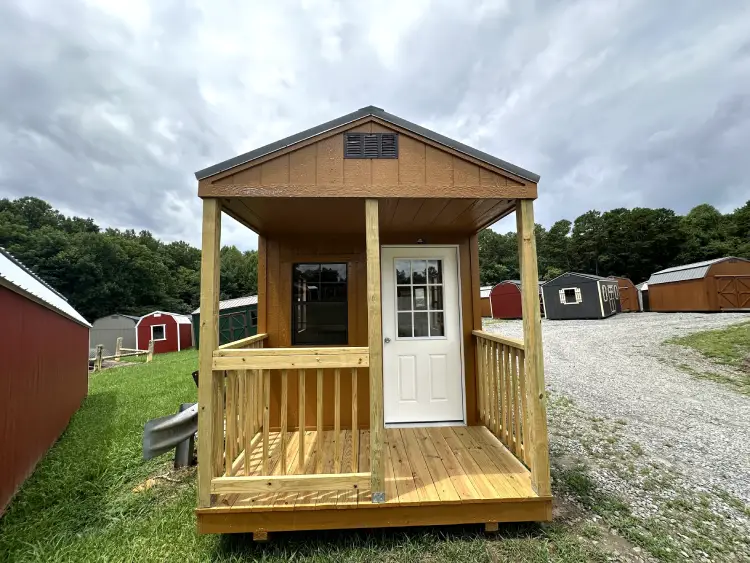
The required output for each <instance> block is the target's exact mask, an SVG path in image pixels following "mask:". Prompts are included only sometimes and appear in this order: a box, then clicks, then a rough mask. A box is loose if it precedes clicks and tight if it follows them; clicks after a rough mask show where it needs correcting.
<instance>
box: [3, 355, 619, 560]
mask: <svg viewBox="0 0 750 563" xmlns="http://www.w3.org/2000/svg"><path fill="white" fill-rule="evenodd" d="M196 365H197V354H196V352H195V351H186V352H179V353H176V354H166V355H158V356H156V357H155V360H154V362H153V363H150V364H143V365H135V366H130V367H119V368H113V369H108V370H105V371H103V372H100V373H97V374H95V375H93V376H91V379H90V384H89V396H88V398H87V399H86V400H85V402H84V404H83V406H82V407H81V409H80V411H79V412H78V413H77V414H76V415H75V417H74V418H73V420H72V421H71V423H70V425H69V427H68V429H67V430H66V431H65V433H64V434H63V436H62V437H61V438H60V440H59V441H58V443H57V444H56V445H55V446H54V447H53V448H52V449H51V450H50V452H49V453H48V454H47V456H46V457H45V459H44V460H43V461H42V462H41V463H40V465H39V466H38V468H37V470H36V471H35V473H34V474H33V475H32V477H31V478H30V479H29V480H28V481H27V482H26V483H25V484H24V486H23V488H22V489H21V491H20V492H19V494H18V495H17V496H16V497H15V499H14V500H13V502H12V503H11V505H10V507H9V510H8V512H7V514H6V515H5V516H4V517H3V518H2V519H0V560H2V561H13V562H23V561H45V562H53V561H185V562H189V561H247V560H251V561H252V560H259V561H269V562H272V561H289V560H294V561H316V562H326V561H374V560H379V561H430V562H441V561H472V562H473V561H489V562H498V561H519V562H547V561H556V562H580V561H606V560H607V559H606V557H605V555H604V553H603V552H602V551H600V550H599V548H598V547H597V546H596V545H595V544H594V543H593V542H591V541H589V540H587V539H585V538H584V536H586V535H591V534H590V533H587V531H586V530H585V529H583V530H581V529H579V527H578V526H577V525H576V524H575V523H574V522H572V521H568V520H566V519H565V518H558V519H557V520H556V522H555V523H553V524H548V525H547V524H545V525H536V524H527V525H508V526H501V529H500V533H498V534H496V535H490V536H487V535H485V534H484V532H483V531H482V528H481V527H480V526H464V527H460V526H459V527H441V528H421V529H405V530H369V531H360V532H327V533H294V534H291V533H290V534H276V535H273V536H272V538H271V541H270V542H269V543H267V544H256V543H254V542H253V541H252V539H251V537H250V536H246V535H233V536H198V535H197V534H196V533H195V517H194V514H193V510H194V508H195V499H196V490H195V470H194V469H189V470H183V471H177V472H175V471H173V470H172V469H171V457H170V455H168V454H166V455H164V456H162V457H160V458H158V459H156V460H151V461H148V462H144V461H143V460H142V458H141V439H142V430H143V424H144V422H145V421H146V420H148V419H150V418H154V417H158V416H163V415H165V414H169V413H173V412H176V410H177V408H178V406H179V404H180V403H181V402H192V401H195V400H196V389H195V385H194V383H193V381H192V379H191V377H190V373H191V371H193V370H194V369H195V366H196ZM589 532H590V531H589Z"/></svg>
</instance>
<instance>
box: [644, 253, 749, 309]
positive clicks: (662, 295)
mask: <svg viewBox="0 0 750 563" xmlns="http://www.w3.org/2000/svg"><path fill="white" fill-rule="evenodd" d="M647 284H648V293H649V307H650V310H651V311H661V312H677V311H696V312H701V311H748V310H750V260H746V259H744V258H735V257H733V256H729V257H726V258H715V259H713V260H706V261H704V262H696V263H695V264H685V265H684V266H675V267H673V268H667V269H666V270H661V271H660V272H656V273H654V274H651V277H650V278H649V280H648V282H647Z"/></svg>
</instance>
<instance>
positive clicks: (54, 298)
mask: <svg viewBox="0 0 750 563" xmlns="http://www.w3.org/2000/svg"><path fill="white" fill-rule="evenodd" d="M0 283H2V285H4V286H6V287H8V288H10V289H11V290H13V291H15V292H16V293H18V294H20V295H23V296H25V297H27V298H29V299H31V300H32V301H35V302H37V303H39V304H40V305H42V306H43V307H46V308H47V309H50V310H52V311H54V312H56V313H59V314H61V315H63V316H64V317H67V318H69V319H70V320H72V321H75V322H77V323H78V324H80V325H83V326H85V327H87V328H91V325H90V324H89V323H88V322H87V321H86V319H84V318H83V316H82V315H81V314H80V313H79V312H78V311H76V310H75V309H74V308H73V306H72V305H71V304H70V303H68V300H67V299H65V297H63V296H62V295H61V294H59V293H58V292H57V291H55V290H54V289H53V288H52V287H51V286H50V285H48V284H47V283H46V282H45V281H44V280H42V279H41V278H40V277H39V276H37V275H36V274H35V273H34V272H32V271H31V270H30V269H28V268H27V267H26V266H24V265H23V264H21V262H19V261H18V260H17V259H16V258H15V257H14V256H13V255H12V254H10V253H9V252H8V251H6V250H5V249H4V248H2V247H0Z"/></svg>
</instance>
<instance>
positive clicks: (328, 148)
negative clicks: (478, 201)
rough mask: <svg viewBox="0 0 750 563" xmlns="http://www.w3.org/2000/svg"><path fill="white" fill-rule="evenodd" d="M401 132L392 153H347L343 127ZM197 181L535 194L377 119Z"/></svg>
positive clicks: (462, 194)
mask: <svg viewBox="0 0 750 563" xmlns="http://www.w3.org/2000/svg"><path fill="white" fill-rule="evenodd" d="M345 131H350V132H360V133H370V132H372V133H378V132H383V133H388V132H390V133H392V132H397V133H399V158H397V159H345V158H344V132H345ZM297 147H298V148H296V149H295V148H287V149H283V150H281V151H278V152H277V153H275V154H274V155H268V156H266V157H262V158H259V159H257V160H256V161H254V162H252V163H248V164H244V165H240V166H238V167H236V169H234V170H229V171H227V172H223V173H220V174H217V175H215V176H212V177H210V178H206V179H204V180H201V181H200V182H199V195H200V196H201V197H237V196H247V197H278V196H287V197H337V196H345V197H366V196H368V195H369V196H375V197H458V198H493V197H494V198H498V197H504V198H510V199H514V198H535V197H536V184H534V183H533V182H529V181H527V180H524V179H522V178H519V177H517V176H515V175H513V174H512V173H509V172H505V171H503V170H500V169H498V168H496V167H494V166H492V165H490V164H487V163H484V162H482V161H479V160H477V159H475V158H473V157H470V156H468V155H464V154H462V153H459V152H457V151H455V150H453V149H449V148H448V147H442V146H439V145H438V146H436V143H434V142H432V141H429V140H427V139H423V138H421V137H419V136H417V135H415V134H411V133H405V132H404V131H402V130H399V129H396V128H391V127H388V126H385V125H383V124H381V123H378V122H377V121H376V120H373V121H369V122H364V123H360V124H356V125H354V126H351V127H350V128H349V129H348V130H346V129H342V130H341V131H339V132H336V133H335V134H327V135H326V134H322V135H320V136H319V138H318V140H317V141H315V140H308V141H305V142H303V143H299V144H298V145H297Z"/></svg>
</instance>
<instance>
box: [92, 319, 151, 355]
mask: <svg viewBox="0 0 750 563" xmlns="http://www.w3.org/2000/svg"><path fill="white" fill-rule="evenodd" d="M139 320H140V317H135V316H133V315H121V314H119V313H115V314H114V315H107V316H106V317H101V318H98V319H96V320H95V321H94V322H93V323H92V326H91V331H90V334H89V348H90V349H92V350H93V349H95V348H96V347H97V345H99V344H101V345H102V346H104V355H105V356H109V355H112V354H114V352H115V348H116V347H117V339H118V338H122V347H123V348H135V326H136V325H137V324H138V321H139Z"/></svg>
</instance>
